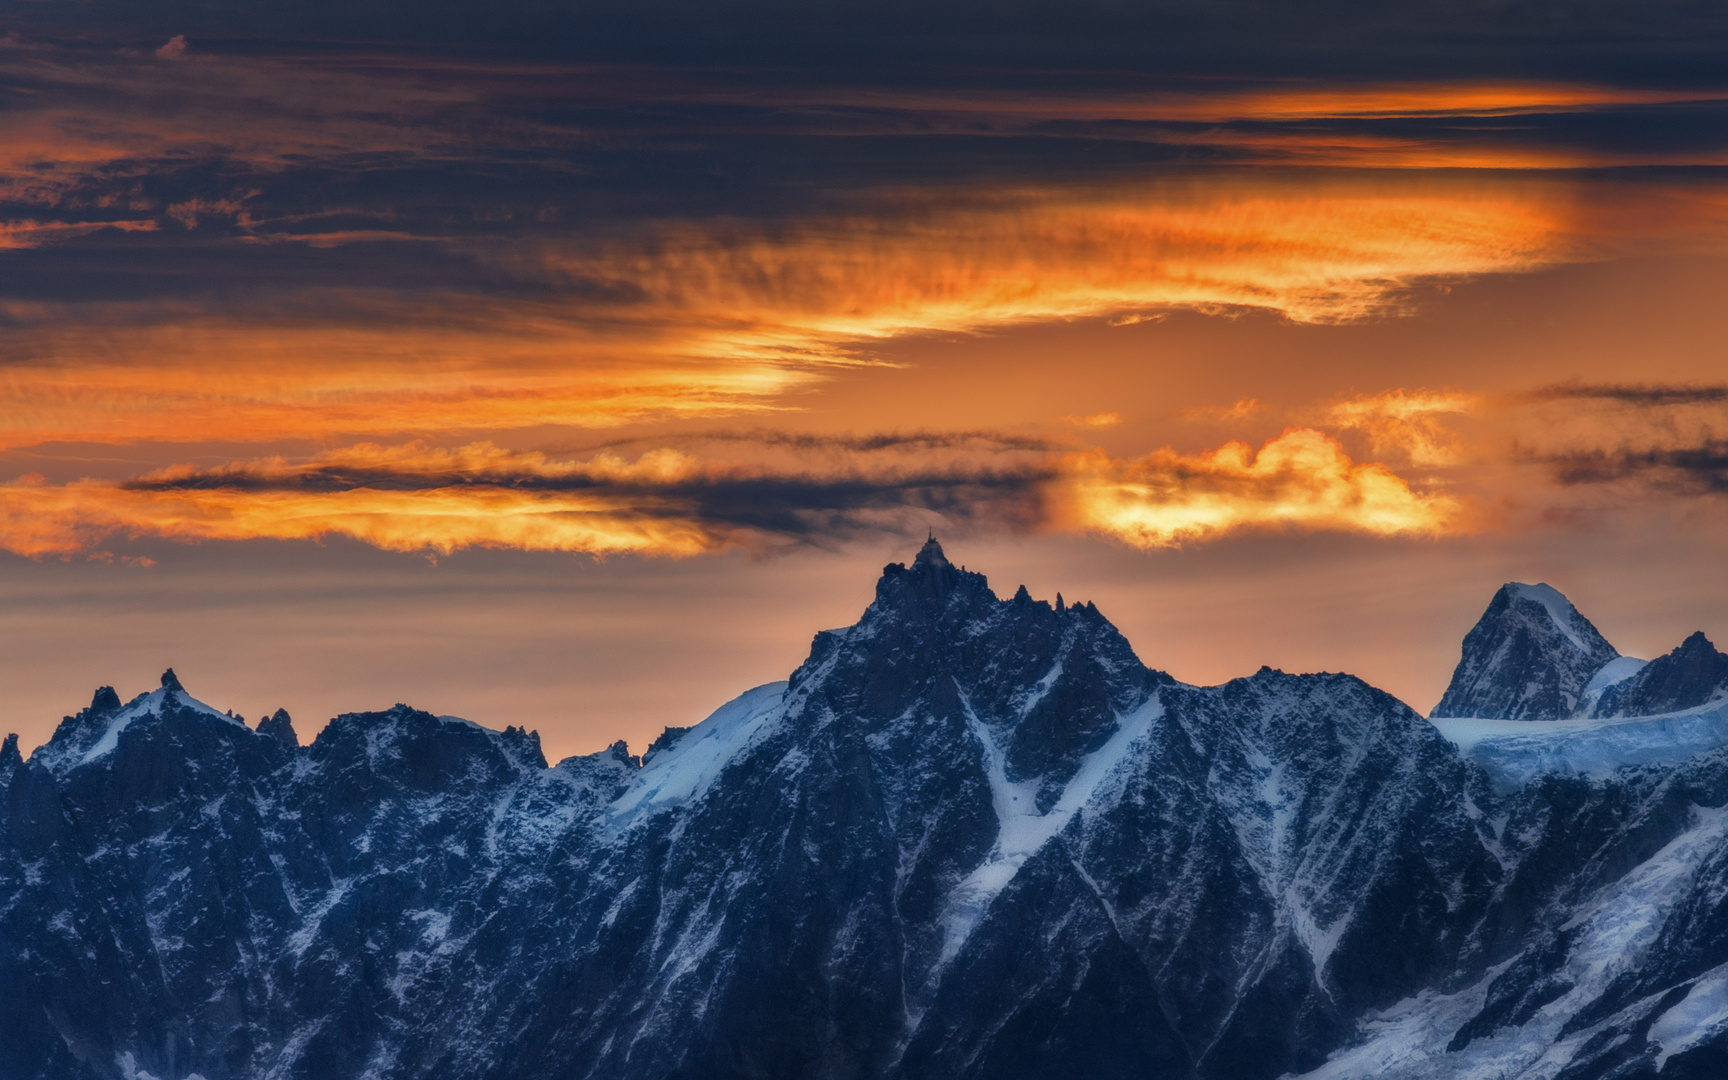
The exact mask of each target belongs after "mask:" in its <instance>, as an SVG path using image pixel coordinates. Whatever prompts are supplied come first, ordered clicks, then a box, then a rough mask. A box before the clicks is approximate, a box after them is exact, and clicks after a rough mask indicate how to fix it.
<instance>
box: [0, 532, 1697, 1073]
mask: <svg viewBox="0 0 1728 1080" xmlns="http://www.w3.org/2000/svg"><path fill="white" fill-rule="evenodd" d="M1533 721H1540V722H1533ZM1725 747H1728V658H1724V657H1723V656H1722V655H1721V654H1720V653H1718V652H1717V651H1716V649H1715V647H1714V646H1713V645H1712V644H1711V643H1710V642H1709V641H1707V640H1706V639H1705V638H1704V637H1703V636H1702V635H1694V636H1693V637H1691V638H1688V639H1687V640H1686V641H1685V643H1684V644H1682V645H1681V646H1680V647H1679V648H1678V649H1676V650H1675V651H1674V652H1673V653H1671V654H1669V655H1668V656H1666V657H1662V658H1660V659H1657V660H1655V661H1652V662H1650V663H1648V664H1645V663H1644V662H1642V661H1638V660H1634V659H1631V658H1627V657H1621V656H1619V654H1618V652H1617V651H1616V650H1615V649H1614V648H1613V647H1612V646H1610V645H1609V644H1608V642H1607V641H1606V640H1605V639H1604V638H1603V637H1602V635H1601V634H1600V633H1598V632H1597V631H1596V629H1595V628H1594V627H1592V626H1591V625H1590V624H1589V622H1588V621H1587V620H1585V619H1584V618H1583V616H1582V615H1579V614H1578V612H1577V611H1576V610H1575V609H1573V607H1572V605H1571V604H1570V603H1568V602H1567V601H1566V600H1565V598H1564V597H1562V596H1561V595H1560V594H1559V593H1558V592H1556V591H1555V590H1553V589H1551V588H1548V587H1547V586H1529V585H1517V584H1513V585H1507V586H1506V587H1505V588H1503V589H1501V590H1500V591H1499V592H1498V593H1497V594H1495V596H1494V598H1493V601H1492V602H1491V603H1490V605H1489V607H1488V610H1487V613H1486V614H1485V615H1484V616H1483V619H1482V622H1481V623H1480V624H1478V625H1477V627H1476V628H1475V629H1473V630H1472V631H1471V632H1470V635H1469V636H1468V637H1467V638H1466V640H1465V643H1464V649H1463V656H1462V660H1461V662H1460V663H1459V665H1458V671H1457V674H1456V675H1455V677H1454V679H1453V681H1452V685H1451V687H1450V688H1449V689H1448V691H1447V694H1446V697H1445V699H1444V700H1443V701H1442V702H1441V704H1440V706H1439V707H1437V708H1436V710H1435V715H1434V717H1432V718H1424V717H1422V716H1421V715H1419V714H1417V713H1416V712H1415V711H1413V710H1412V709H1411V708H1409V707H1408V706H1406V705H1405V704H1404V703H1402V702H1400V701H1398V700H1396V699H1395V698H1393V697H1391V696H1390V695H1388V694H1385V693H1383V692H1381V691H1379V690H1376V689H1374V688H1373V687H1371V686H1369V685H1367V684H1366V683H1364V682H1362V681H1361V680H1359V679H1356V678H1353V677H1351V676H1348V675H1333V674H1320V675H1293V674H1287V673H1284V672H1281V671H1275V670H1272V669H1269V668H1263V669H1261V670H1260V671H1259V672H1257V673H1255V674H1253V675H1251V676H1249V677H1246V678H1241V679H1236V680H1233V681H1231V682H1228V683H1225V684H1223V685H1221V686H1212V687H1197V686H1189V685H1185V684H1183V683H1180V682H1178V681H1176V680H1175V679H1173V678H1171V677H1170V676H1168V675H1166V674H1164V673H1162V672H1159V671H1157V670H1154V669H1150V668H1147V667H1146V666H1145V665H1143V664H1142V663H1141V661H1140V660H1139V658H1138V657H1136V655H1135V653H1134V651H1133V649H1132V648H1131V647H1130V646H1129V644H1128V642H1127V641H1126V640H1124V639H1123V637H1122V635H1121V634H1119V633H1118V632H1117V631H1116V629H1115V627H1114V626H1112V625H1111V623H1110V622H1109V620H1108V619H1106V618H1105V617H1104V615H1103V614H1102V613H1101V612H1100V611H1099V610H1098V609H1097V608H1096V607H1095V606H1094V605H1092V604H1090V603H1085V604H1068V603H1066V602H1064V601H1063V600H1062V599H1061V598H1060V597H1058V598H1057V601H1056V603H1055V604H1054V605H1052V604H1050V603H1046V602H1043V601H1039V600H1034V599H1032V598H1031V597H1030V596H1029V595H1028V594H1027V593H1026V591H1025V590H1024V589H1021V590H1020V591H1018V592H1017V593H1015V594H1014V595H1013V597H1012V598H1011V599H1007V600H1003V599H1000V598H998V597H997V596H996V595H995V593H994V592H992V590H991V589H990V587H989V585H988V583H987V582H986V580H985V578H984V577H983V575H981V574H977V573H972V572H969V571H966V570H963V569H960V568H958V567H956V566H954V565H953V564H952V563H950V562H949V561H948V559H947V558H946V557H945V556H944V554H943V552H942V549H941V547H940V546H939V545H938V544H937V543H936V542H935V541H934V540H932V541H931V542H930V543H928V544H926V545H925V547H924V549H923V550H922V551H920V552H919V553H918V555H917V558H916V559H915V560H914V561H913V563H912V564H911V565H910V566H906V565H900V564H894V565H890V566H889V567H887V568H886V569H885V571H884V572H883V575H882V577H881V579H880V581H879V582H878V583H877V587H876V596H875V599H874V601H873V602H872V603H871V604H870V606H869V608H868V609H867V610H866V611H865V612H864V614H863V617H862V618H861V619H860V620H859V621H858V622H857V623H856V624H855V625H853V626H850V627H847V628H845V629H842V630H832V631H825V632H823V633H820V634H818V635H816V638H815V641H814V642H813V644H812V647H811V650H810V655H809V658H808V659H807V660H806V661H805V663H804V664H803V666H801V667H800V668H799V669H798V670H797V671H795V672H793V673H792V675H791V678H790V679H789V680H788V681H787V682H784V683H775V684H771V685H768V686H762V687H758V688H756V689H754V690H750V691H748V692H746V693H745V694H743V695H742V696H740V697H739V698H737V699H736V700H734V701H732V702H730V703H728V704H727V705H725V706H723V707H721V708H720V709H719V710H718V711H717V712H716V713H715V714H714V715H713V716H711V717H709V718H708V719H707V720H705V721H704V722H702V723H701V724H698V725H696V726H694V727H691V728H689V729H677V728H669V729H668V730H667V732H666V733H665V734H664V735H663V736H661V737H660V738H659V739H657V740H655V742H654V744H653V746H652V747H651V748H650V750H649V752H648V753H645V754H644V755H642V756H641V757H640V758H638V757H635V756H633V755H631V754H630V752H629V750H628V748H627V747H625V746H624V745H623V744H618V745H616V746H614V747H612V748H610V749H608V750H605V751H602V752H600V753H597V754H593V755H589V756H585V757H576V758H569V759H566V760H564V761H561V762H559V763H557V764H556V765H554V766H550V767H548V765H547V763H546V761H545V759H544V758H543V756H542V754H541V751H540V745H539V740H538V738H537V737H536V736H535V735H534V734H533V733H531V732H527V731H524V730H521V729H518V728H507V729H506V730H504V731H502V732H499V731H492V730H488V729H485V728H482V727H479V726H477V725H475V724H471V723H468V722H466V721H463V720H459V719H456V718H453V717H447V716H435V715H432V714H431V713H427V712H422V711H419V710H417V709H412V708H409V707H407V706H397V707H396V708H394V709H391V710H389V711H386V712H380V713H352V714H346V715H343V716H339V717H337V718H335V719H334V720H332V721H331V722H330V723H329V724H328V725H327V726H326V727H325V728H324V729H323V730H322V731H321V732H320V733H319V734H318V736H317V738H316V739H315V740H313V742H312V743H311V744H310V745H306V746H302V745H300V742H299V739H298V738H297V736H296V734H295V731H294V726H293V723H292V721H291V720H290V719H289V717H288V716H287V714H286V713H282V712H278V713H277V714H275V715H274V716H272V717H270V718H268V719H266V720H265V721H264V722H263V723H262V724H260V725H259V726H258V727H257V728H255V729H254V728H250V727H248V726H247V725H246V724H245V723H244V722H242V721H240V720H239V719H238V718H235V717H233V716H231V715H229V714H227V713H224V712H222V711H220V710H218V709H215V708H212V707H210V706H207V705H205V704H203V703H201V702H199V701H198V700H196V699H195V698H194V697H192V696H191V694H190V693H188V691H187V690H186V689H185V688H184V687H183V686H182V685H181V684H180V681H179V679H178V678H176V677H175V676H174V674H173V673H172V672H169V673H167V674H165V675H164V676H163V679H162V684H161V685H160V686H159V687H157V688H156V689H154V690H152V691H151V692H149V693H146V694H143V695H140V696H138V697H136V698H133V699H132V700H131V701H128V702H122V701H121V700H120V698H119V696H118V695H116V694H115V693H114V692H113V691H112V690H110V689H107V688H103V689H101V690H99V691H97V692H96V694H95V696H94V698H93V699H92V701H91V703H90V705H89V707H88V708H86V709H84V710H82V711H81V712H79V713H77V714H76V715H74V716H70V717H67V718H66V720H65V721H64V723H62V724H61V725H60V727H59V729H58V730H57V731H56V732H55V734H54V737H53V738H52V739H51V740H50V741H49V743H48V744H47V745H45V746H42V747H40V748H37V749H36V750H35V751H34V752H33V753H32V754H31V755H30V756H29V758H28V759H26V758H24V757H23V756H22V755H21V753H20V752H19V748H18V746H17V740H16V739H15V738H13V739H9V740H8V741H7V742H6V743H5V744H4V746H0V1076H3V1077H7V1078H18V1080H25V1078H42V1080H49V1078H53V1080H69V1078H91V1080H94V1078H109V1077H114V1078H125V1080H142V1078H154V1080H189V1078H192V1077H201V1078H203V1080H229V1078H291V1077H294V1078H298V1077H304V1078H308V1080H312V1078H318V1080H327V1078H346V1077H355V1078H358V1077H368V1078H376V1080H387V1078H401V1080H408V1078H463V1080H470V1078H493V1080H506V1078H509V1080H527V1078H535V1080H539V1078H555V1077H593V1078H620V1080H622V1078H637V1077H640V1078H661V1077H666V1078H671V1077H678V1078H691V1080H695V1078H709V1077H787V1078H791V1077H799V1078H830V1077H831V1078H848V1080H851V1078H859V1080H863V1078H884V1080H888V1078H894V1080H914V1078H968V1077H977V1078H985V1077H1003V1078H1009V1077H1012V1078H1015V1080H1026V1078H1039V1077H1050V1078H1058V1077H1060V1078H1071V1077H1117V1076H1122V1077H1128V1076H1133V1077H1151V1078H1160V1077H1169V1078H1206V1080H1258V1078H1265V1080H1271V1078H1274V1077H1283V1076H1289V1075H1306V1076H1313V1077H1331V1078H1356V1077H1361V1078H1366V1077H1412V1078H1414V1077H1434V1078H1440V1077H1464V1076H1495V1077H1532V1078H1534V1077H1545V1078H1556V1080H1559V1078H1565V1080H1591V1078H1610V1077H1615V1078H1620V1077H1624V1078H1632V1077H1640V1078H1644V1077H1663V1078H1686V1077H1691V1078H1697V1077H1713V1078H1719V1077H1722V1076H1724V1075H1728V749H1725Z"/></svg>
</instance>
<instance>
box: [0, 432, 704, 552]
mask: <svg viewBox="0 0 1728 1080" xmlns="http://www.w3.org/2000/svg"><path fill="white" fill-rule="evenodd" d="M356 469H364V470H368V471H369V475H370V478H371V479H372V480H373V481H374V483H372V484H370V485H369V484H365V483H361V484H358V485H355V486H351V487H345V488H339V489H333V490H320V489H317V488H313V487H307V486H305V485H304V484H303V483H302V484H299V485H298V486H297V485H296V484H295V482H296V481H304V480H305V479H306V478H307V477H308V476H311V475H314V474H318V475H329V474H331V473H333V472H334V473H340V472H342V471H345V470H356ZM683 469H684V466H683V463H682V461H681V460H680V459H679V458H678V456H677V455H675V454H670V453H659V454H649V455H644V456H643V458H642V459H641V460H639V461H638V462H635V463H625V462H623V461H621V460H619V459H616V458H612V457H607V456H602V457H600V458H598V459H596V460H595V461H593V462H590V463H587V464H583V465H577V464H564V465H558V464H554V463H551V462H548V461H547V460H546V459H545V458H544V457H543V456H541V455H537V454H511V453H509V452H506V451H502V450H498V449H497V448H496V447H492V446H489V445H484V444H482V445H476V446H470V447H464V448H461V449H459V450H433V449H429V448H427V447H425V446H423V445H418V444H414V445H409V446H405V447H396V448H387V447H378V446H371V445H361V446H356V447H350V448H347V449H345V450H342V451H335V452H332V453H329V454H324V455H320V456H318V457H317V458H314V459H313V460H312V461H310V462H307V463H303V464H301V465H297V466H296V465H290V464H289V463H288V462H286V461H284V460H282V459H280V458H273V459H266V460H263V461H259V462H251V463H247V464H246V465H244V466H236V467H230V468H226V469H217V470H197V469H193V468H190V467H181V468H174V469H167V470H162V471H159V472H156V473H152V474H149V475H147V476H144V477H141V478H139V480H137V481H134V482H132V483H130V484H114V483H102V482H96V481H80V482H77V483H72V484H66V485H63V486H50V485H46V484H42V483H40V482H36V481H29V480H25V481H20V482H17V483H13V484H7V485H0V548H4V549H5V550H9V551H13V552H16V553H18V554H21V555H28V556H33V557H41V556H43V555H64V554H67V553H70V552H75V551H81V550H89V549H91V548H93V547H95V546H96V545H98V544H99V543H100V542H101V541H102V540H103V539H105V538H107V537H110V536H113V535H116V534H125V535H130V536H133V537H141V536H150V537H162V538H167V539H173V540H187V541H198V540H254V539H274V540H317V539H321V538H323V537H327V536H349V537H353V538H355V539H357V540H361V541H363V542H365V543H368V544H371V545H373V546H374V547H379V548H383V549H385V550H388V551H436V552H443V553H449V552H452V551H455V550H458V549H461V548H472V547H494V548H515V549H518V550H523V551H573V552H586V553H591V554H601V555H603V554H611V553H617V552H627V551H628V552H642V553H647V554H660V555H693V554H697V553H700V552H704V551H712V550H716V549H718V548H720V547H724V546H728V541H727V540H726V539H725V538H724V536H723V534H722V530H721V529H720V528H718V527H716V526H713V525H705V524H703V523H701V522H697V521H693V520H691V519H690V517H689V514H688V512H687V511H685V512H680V509H679V507H678V506H677V505H676V503H675V502H674V501H673V500H670V499H660V498H656V497H655V496H654V495H653V494H652V493H644V492H643V491H641V490H639V489H638V490H632V491H631V492H630V493H629V494H628V495H620V494H617V493H615V492H609V491H607V490H606V489H605V482H606V481H612V482H614V483H615V482H617V481H619V480H636V481H644V482H647V483H649V484H650V485H651V484H652V483H655V482H662V483H663V482H665V481H667V480H669V479H672V478H675V477H677V476H678V475H680V474H681V472H682V471H683ZM499 470H508V472H509V473H510V475H511V476H512V477H514V478H521V477H522V476H525V475H528V476H532V475H542V476H545V477H550V478H560V479H573V478H589V479H592V480H595V481H597V484H596V487H595V489H594V490H580V489H554V490H532V489H523V488H520V487H514V486H511V485H510V484H508V483H503V482H500V480H501V477H500V476H499V475H498V471H499ZM391 480H395V481H398V482H400V481H402V480H409V481H411V483H410V484H409V486H407V487H406V488H404V489H392V487H390V486H388V484H389V482H390V481H391ZM489 481H490V482H489Z"/></svg>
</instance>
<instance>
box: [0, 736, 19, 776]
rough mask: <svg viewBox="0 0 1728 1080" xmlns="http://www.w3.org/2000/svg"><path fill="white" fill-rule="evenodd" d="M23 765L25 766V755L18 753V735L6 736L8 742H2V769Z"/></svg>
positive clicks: (0, 743)
mask: <svg viewBox="0 0 1728 1080" xmlns="http://www.w3.org/2000/svg"><path fill="white" fill-rule="evenodd" d="M22 764H24V755H22V754H20V753H19V752H18V736H17V735H16V734H13V735H8V736H6V741H5V742H0V769H3V768H5V767H7V766H9V765H11V766H16V765H22Z"/></svg>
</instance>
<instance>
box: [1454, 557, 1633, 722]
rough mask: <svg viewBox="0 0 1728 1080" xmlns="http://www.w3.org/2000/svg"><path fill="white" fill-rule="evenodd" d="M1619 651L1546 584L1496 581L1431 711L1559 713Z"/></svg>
mask: <svg viewBox="0 0 1728 1080" xmlns="http://www.w3.org/2000/svg"><path fill="white" fill-rule="evenodd" d="M1619 655H1620V654H1619V653H1618V652H1616V651H1615V649H1614V646H1612V645H1610V644H1608V642H1607V641H1606V640H1604V639H1603V637H1602V635H1601V634H1600V633H1598V632H1597V630H1596V628H1595V627H1594V626H1592V625H1591V624H1590V621H1589V620H1588V619H1586V618H1584V616H1582V615H1580V614H1578V611H1577V609H1575V608H1574V607H1573V606H1572V604H1571V603H1570V602H1569V601H1568V600H1567V599H1566V598H1565V597H1564V596H1561V595H1560V594H1559V593H1558V592H1556V591H1555V590H1554V589H1553V588H1551V587H1549V586H1547V585H1518V584H1509V585H1505V586H1502V587H1501V589H1500V591H1499V592H1497V593H1495V594H1494V599H1493V600H1492V601H1491V602H1490V603H1489V605H1488V610H1487V611H1485V612H1483V613H1482V618H1481V621H1479V622H1477V624H1476V625H1475V626H1474V627H1473V628H1472V629H1471V630H1470V633H1469V634H1468V635H1466V636H1465V638H1464V654H1463V657H1462V658H1461V659H1460V660H1459V662H1458V668H1457V670H1456V671H1454V672H1453V673H1452V683H1451V685H1450V686H1448V687H1447V688H1446V695H1445V696H1444V697H1442V698H1441V699H1440V704H1438V705H1436V706H1435V707H1434V712H1433V713H1432V715H1434V716H1492V717H1499V718H1503V719H1506V720H1560V719H1563V718H1565V717H1568V716H1571V715H1572V714H1573V713H1574V712H1575V711H1576V710H1577V708H1578V705H1579V703H1580V701H1581V700H1582V699H1583V696H1584V688H1585V686H1586V684H1588V683H1589V681H1590V677H1591V676H1592V675H1594V674H1595V673H1596V672H1597V671H1599V670H1600V669H1601V668H1602V667H1603V665H1605V664H1607V663H1608V662H1609V661H1610V660H1613V659H1614V658H1615V657H1617V656H1619Z"/></svg>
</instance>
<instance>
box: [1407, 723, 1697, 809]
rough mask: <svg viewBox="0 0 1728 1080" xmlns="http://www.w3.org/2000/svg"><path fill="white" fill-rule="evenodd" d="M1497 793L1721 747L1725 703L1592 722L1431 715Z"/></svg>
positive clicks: (1678, 758) (1683, 757) (1680, 758)
mask: <svg viewBox="0 0 1728 1080" xmlns="http://www.w3.org/2000/svg"><path fill="white" fill-rule="evenodd" d="M1428 722H1429V723H1430V724H1433V725H1434V727H1435V728H1436V729H1438V730H1439V732H1440V734H1441V735H1444V736H1445V737H1446V739H1447V740H1448V741H1450V742H1451V743H1452V744H1453V745H1454V746H1456V747H1458V749H1459V750H1460V751H1461V752H1462V753H1463V754H1464V755H1465V756H1466V757H1469V758H1470V759H1471V760H1473V761H1475V762H1476V763H1478V764H1479V765H1481V766H1482V767H1483V768H1485V769H1487V770H1488V773H1489V775H1490V776H1492V777H1493V778H1494V781H1495V783H1496V784H1497V785H1498V786H1500V787H1501V788H1502V790H1511V789H1513V788H1517V787H1521V786H1523V785H1524V784H1525V783H1526V782H1527V781H1529V780H1530V779H1531V778H1532V777H1535V776H1538V775H1541V774H1543V773H1571V774H1576V775H1582V776H1607V775H1610V774H1612V773H1614V772H1616V771H1618V770H1620V769H1624V768H1628V767H1631V766H1635V765H1664V764H1670V763H1673V762H1676V761H1684V760H1686V759H1687V758H1690V757H1695V756H1697V755H1699V754H1704V753H1709V752H1710V751H1712V750H1716V749H1718V748H1720V747H1723V746H1728V702H1722V701H1715V702H1710V703H1708V704H1705V705H1700V706H1697V707H1696V708H1691V709H1684V710H1681V711H1679V712H1673V713H1662V714H1660V715H1656V716H1631V717H1615V718H1611V719H1595V720H1550V721H1547V722H1544V723H1541V724H1531V723H1528V722H1526V721H1522V720H1490V719H1483V718H1476V717H1433V718H1431V719H1430V720H1429V721H1428Z"/></svg>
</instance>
